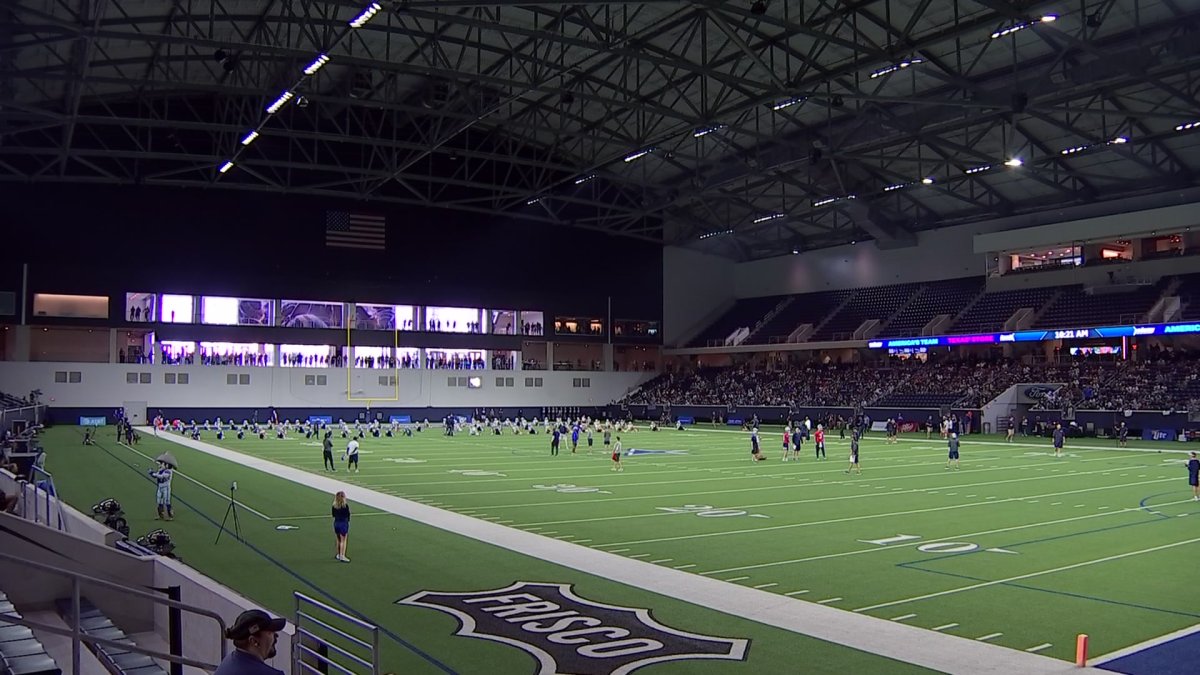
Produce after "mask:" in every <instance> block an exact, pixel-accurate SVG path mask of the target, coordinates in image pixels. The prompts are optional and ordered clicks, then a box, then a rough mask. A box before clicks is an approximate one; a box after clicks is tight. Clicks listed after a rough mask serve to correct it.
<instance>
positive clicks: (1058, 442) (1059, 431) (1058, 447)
mask: <svg viewBox="0 0 1200 675" xmlns="http://www.w3.org/2000/svg"><path fill="white" fill-rule="evenodd" d="M1066 435H1067V434H1066V433H1065V432H1063V428H1062V422H1057V423H1055V425H1054V456H1055V457H1062V449H1063V442H1064V440H1065V439H1066Z"/></svg>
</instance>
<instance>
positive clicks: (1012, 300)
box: [950, 288, 1058, 333]
mask: <svg viewBox="0 0 1200 675" xmlns="http://www.w3.org/2000/svg"><path fill="white" fill-rule="evenodd" d="M1057 290H1058V289H1057V288H1022V289H1019V290H1015V291H998V292H996V293H988V294H986V295H984V296H983V297H982V298H980V299H979V300H978V301H976V303H975V304H974V305H972V306H971V308H970V309H969V310H967V312H966V313H965V314H963V316H961V317H959V318H958V320H957V321H955V322H954V324H953V325H952V326H951V328H950V332H952V333H990V332H993V331H999V330H1003V329H1004V322H1006V321H1008V319H1009V318H1010V317H1012V315H1013V312H1016V311H1017V310H1018V309H1021V308H1022V307H1031V308H1033V309H1034V310H1037V309H1039V308H1041V306H1042V305H1044V304H1046V301H1047V300H1049V299H1050V298H1051V297H1052V296H1053V295H1054V293H1055V292H1056V291H1057Z"/></svg>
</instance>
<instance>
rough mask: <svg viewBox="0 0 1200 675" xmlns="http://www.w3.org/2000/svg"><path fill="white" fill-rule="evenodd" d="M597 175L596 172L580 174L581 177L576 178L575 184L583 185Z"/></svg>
mask: <svg viewBox="0 0 1200 675" xmlns="http://www.w3.org/2000/svg"><path fill="white" fill-rule="evenodd" d="M595 177H596V174H594V173H589V174H588V175H586V176H580V177H579V178H576V179H575V184H576V185H583V184H584V183H586V182H588V181H589V180H592V179H593V178H595Z"/></svg>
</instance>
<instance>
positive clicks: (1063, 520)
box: [701, 499, 1192, 576]
mask: <svg viewBox="0 0 1200 675" xmlns="http://www.w3.org/2000/svg"><path fill="white" fill-rule="evenodd" d="M1190 501H1192V500H1190V499H1181V500H1179V501H1175V502H1167V503H1165V504H1163V505H1162V506H1172V505H1174V504H1185V503H1187V502H1190ZM1141 510H1142V507H1140V506H1130V507H1127V508H1124V509H1120V510H1118V511H1110V512H1108V513H1093V514H1090V515H1086V516H1075V517H1073V518H1058V519H1055V520H1046V521H1042V522H1038V523H1024V524H1022V525H1013V526H1010V527H1001V528H997V529H993V530H982V531H978V532H963V533H959V534H952V535H949V536H942V537H935V538H931V539H922V540H921V542H922V543H925V544H933V543H937V542H942V541H955V540H958V539H965V538H969V537H982V536H986V535H989V534H1000V533H1001V532H1016V531H1018V530H1027V529H1030V528H1035V527H1046V526H1049V525H1060V524H1062V523H1073V522H1076V521H1079V520H1089V519H1092V518H1104V517H1107V516H1117V515H1121V514H1123V513H1133V512H1136V511H1141ZM886 550H888V547H887V546H872V547H870V548H861V549H856V550H853V551H841V552H839V553H826V554H823V555H815V556H808V557H805V558H793V559H791V560H776V561H773V562H768V563H759V564H756V565H742V566H739V567H727V568H725V569H719V570H712V571H710V572H701V574H703V575H705V576H709V575H714V574H724V573H726V572H741V571H743V570H752V569H760V568H763V567H777V566H779V565H794V564H798V563H806V562H813V561H815V560H828V559H831V558H843V557H846V556H852V555H862V554H864V553H873V552H875V551H886Z"/></svg>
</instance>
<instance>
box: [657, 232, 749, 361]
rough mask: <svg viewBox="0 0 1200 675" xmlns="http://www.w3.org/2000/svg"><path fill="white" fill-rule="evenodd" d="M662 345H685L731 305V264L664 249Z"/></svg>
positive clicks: (701, 254)
mask: <svg viewBox="0 0 1200 675" xmlns="http://www.w3.org/2000/svg"><path fill="white" fill-rule="evenodd" d="M662 266H663V301H662V307H663V315H662V316H663V344H666V345H674V344H685V343H686V342H687V341H688V340H690V339H691V338H692V337H694V336H695V335H696V334H697V333H699V332H700V331H701V330H702V329H703V328H705V327H706V326H708V324H710V323H712V322H713V321H715V320H716V319H717V317H718V316H720V315H721V314H723V313H724V312H725V311H726V310H727V309H729V307H730V306H732V305H733V299H734V284H733V270H734V262H733V261H732V260H727V259H725V258H718V257H716V256H711V255H707V254H705V253H699V252H696V251H690V250H688V249H685V248H679V247H677V246H666V247H663V252H662Z"/></svg>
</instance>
